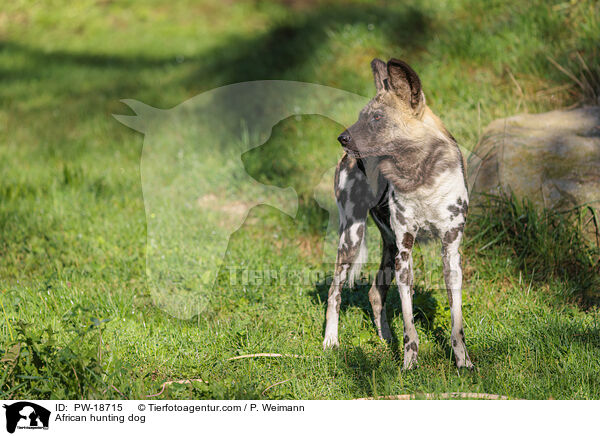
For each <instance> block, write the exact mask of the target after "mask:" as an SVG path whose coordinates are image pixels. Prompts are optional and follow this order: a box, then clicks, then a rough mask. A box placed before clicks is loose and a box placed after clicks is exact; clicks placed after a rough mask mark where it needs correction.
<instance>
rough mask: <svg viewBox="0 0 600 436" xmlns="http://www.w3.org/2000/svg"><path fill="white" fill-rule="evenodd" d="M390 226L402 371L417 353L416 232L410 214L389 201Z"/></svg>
mask: <svg viewBox="0 0 600 436" xmlns="http://www.w3.org/2000/svg"><path fill="white" fill-rule="evenodd" d="M390 210H391V224H392V228H393V229H394V233H395V234H396V244H397V246H398V251H397V253H398V254H397V255H396V261H395V273H396V283H397V284H398V291H399V292H400V299H401V300H402V320H403V323H404V365H403V368H404V369H411V368H414V367H415V366H416V364H417V355H418V353H419V336H418V334H417V329H416V328H415V323H414V319H413V307H412V286H413V262H412V248H413V244H414V242H415V236H416V232H415V231H412V230H409V223H410V219H411V217H410V214H409V213H407V212H406V211H405V210H404V208H403V207H402V206H401V205H400V204H398V203H397V200H396V201H395V200H392V201H390Z"/></svg>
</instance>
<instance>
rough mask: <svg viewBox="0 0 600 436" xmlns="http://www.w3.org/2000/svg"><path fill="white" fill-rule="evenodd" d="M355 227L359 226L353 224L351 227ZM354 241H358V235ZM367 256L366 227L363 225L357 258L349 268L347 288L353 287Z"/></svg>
mask: <svg viewBox="0 0 600 436" xmlns="http://www.w3.org/2000/svg"><path fill="white" fill-rule="evenodd" d="M357 225H360V224H353V225H352V227H354V226H357ZM352 227H351V228H350V230H351V231H350V237H351V238H352ZM357 229H358V228H357ZM357 229H355V230H354V232H355V233H356V230H357ZM356 239H357V240H358V234H356ZM368 255H369V253H368V251H367V226H366V224H365V225H364V231H363V237H362V240H361V241H360V248H359V250H358V256H356V259H355V260H354V262H353V263H352V266H351V267H350V272H349V273H348V285H349V286H354V283H355V281H356V278H357V277H358V275H359V274H360V270H361V269H362V267H363V265H364V264H365V263H367V259H368Z"/></svg>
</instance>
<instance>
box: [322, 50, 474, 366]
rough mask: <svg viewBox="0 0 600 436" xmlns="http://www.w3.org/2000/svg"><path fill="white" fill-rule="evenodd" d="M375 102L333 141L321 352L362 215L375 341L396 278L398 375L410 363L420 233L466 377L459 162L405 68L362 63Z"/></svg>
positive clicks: (361, 252)
mask: <svg viewBox="0 0 600 436" xmlns="http://www.w3.org/2000/svg"><path fill="white" fill-rule="evenodd" d="M371 67H372V70H373V77H374V80H375V87H376V89H377V94H376V95H375V97H374V98H373V99H372V100H371V101H370V102H369V103H368V104H367V105H366V106H365V107H364V108H363V109H362V110H361V112H360V115H359V118H358V121H357V122H356V123H355V124H353V125H352V126H350V127H349V128H348V129H347V130H346V131H345V132H343V133H342V134H341V135H340V137H339V138H338V140H339V141H340V143H341V144H342V146H343V147H344V149H345V151H346V154H345V155H344V156H343V158H342V159H341V160H340V162H339V164H338V167H337V170H336V176H335V194H336V199H337V203H338V208H339V211H340V243H339V246H338V255H337V260H336V268H335V272H334V278H333V282H332V284H331V288H330V289H329V297H328V306H327V325H326V329H325V340H324V341H323V345H324V347H325V348H328V347H333V346H337V345H338V320H339V308H340V302H341V290H342V286H343V285H344V283H345V282H346V281H347V280H348V279H349V278H350V279H352V276H353V275H355V274H356V273H357V270H358V269H359V268H360V266H361V264H362V263H363V262H364V261H365V255H366V246H365V243H364V241H365V231H366V219H367V214H368V213H370V214H371V216H372V218H373V220H374V221H375V223H376V224H377V226H378V228H379V231H380V233H381V236H382V238H383V253H382V259H381V264H380V269H379V271H378V273H377V276H376V278H375V282H374V283H373V285H372V287H371V290H370V291H369V300H370V302H371V306H372V308H373V316H374V323H375V327H376V329H377V333H378V335H379V336H380V337H381V338H382V339H385V340H388V341H389V340H391V337H392V336H391V332H390V329H389V325H388V323H387V319H386V314H385V300H386V295H387V291H388V289H389V286H390V284H391V282H392V279H393V278H394V277H395V278H396V283H397V285H398V290H399V292H400V297H401V301H402V316H403V322H404V335H403V336H404V345H405V351H404V368H412V367H413V366H415V365H416V362H417V353H418V348H419V338H418V335H417V332H416V329H415V326H414V322H413V312H412V285H413V263H412V248H413V243H414V240H415V238H416V235H417V233H418V232H419V230H421V229H423V230H428V231H430V232H431V233H432V234H433V235H434V236H436V237H439V238H440V239H441V241H442V264H443V269H444V279H445V282H446V288H447V291H448V300H449V302H450V307H451V315H452V336H451V344H452V349H453V351H454V355H455V359H456V363H457V365H458V366H459V367H463V366H464V367H469V368H470V367H472V366H473V365H472V364H471V361H470V359H469V355H468V353H467V349H466V345H465V341H464V333H463V328H462V311H461V305H462V303H461V283H462V270H461V266H460V253H459V250H458V248H459V245H460V241H461V239H462V233H463V229H464V225H465V220H466V215H467V208H468V195H467V188H466V184H465V174H464V164H463V160H462V155H461V153H460V150H459V149H458V146H457V144H456V141H455V139H454V138H453V137H452V135H451V134H450V133H449V132H448V130H447V129H446V128H445V127H444V125H443V124H442V122H441V121H440V119H439V118H438V117H437V116H436V115H435V114H434V113H433V112H432V111H431V110H430V109H429V107H427V104H426V103H425V95H424V94H423V91H422V89H421V81H420V79H419V77H418V75H417V74H416V73H415V72H414V70H413V69H412V68H411V67H410V66H408V65H407V64H406V63H405V62H402V61H399V60H395V59H392V60H390V61H389V62H387V63H385V62H383V61H381V60H379V59H375V60H373V62H372V63H371Z"/></svg>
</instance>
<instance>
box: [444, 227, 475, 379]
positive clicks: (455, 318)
mask: <svg viewBox="0 0 600 436" xmlns="http://www.w3.org/2000/svg"><path fill="white" fill-rule="evenodd" d="M461 239H462V226H458V227H455V228H453V229H449V230H448V231H446V232H445V233H444V236H443V238H442V263H443V267H444V280H445V282H446V290H447V292H448V303H449V304H450V314H451V320H452V333H451V336H450V342H451V344H452V350H453V352H454V358H455V359H456V366H457V367H459V368H463V367H466V368H469V369H471V368H473V364H472V363H471V360H470V359H469V353H468V352H467V346H466V344H465V333H464V330H463V316H462V267H461V264H460V252H459V251H458V247H459V246H460V241H461Z"/></svg>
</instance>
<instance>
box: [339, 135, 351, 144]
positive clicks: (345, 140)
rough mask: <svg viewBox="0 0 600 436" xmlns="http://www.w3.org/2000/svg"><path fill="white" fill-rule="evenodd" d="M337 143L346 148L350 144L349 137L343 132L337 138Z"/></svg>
mask: <svg viewBox="0 0 600 436" xmlns="http://www.w3.org/2000/svg"><path fill="white" fill-rule="evenodd" d="M338 141H340V144H342V145H343V146H346V145H348V144H350V135H349V134H348V133H346V132H344V133H342V134H341V135H340V136H338Z"/></svg>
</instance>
